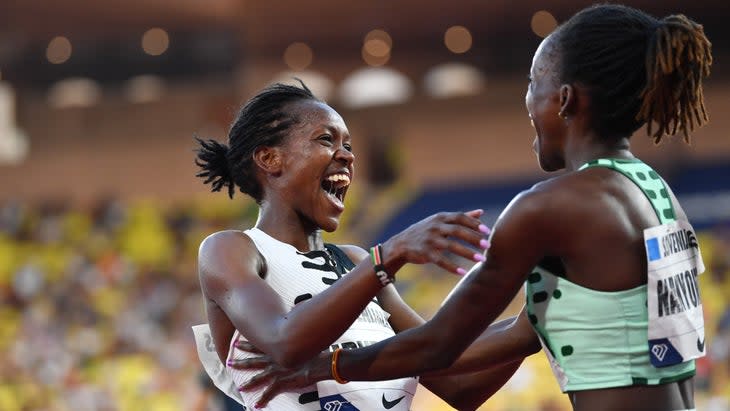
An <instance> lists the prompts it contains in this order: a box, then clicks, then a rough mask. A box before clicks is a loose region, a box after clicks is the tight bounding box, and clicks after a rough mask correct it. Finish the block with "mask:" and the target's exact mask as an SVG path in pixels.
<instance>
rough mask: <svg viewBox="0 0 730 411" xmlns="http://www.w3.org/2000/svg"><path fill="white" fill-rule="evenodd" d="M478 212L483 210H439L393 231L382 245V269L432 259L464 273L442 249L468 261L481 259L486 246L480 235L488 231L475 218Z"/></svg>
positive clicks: (486, 233) (391, 271)
mask: <svg viewBox="0 0 730 411" xmlns="http://www.w3.org/2000/svg"><path fill="white" fill-rule="evenodd" d="M482 214H484V211H483V210H472V211H468V212H465V213H457V212H442V213H438V214H434V215H432V216H430V217H427V218H425V219H423V220H421V221H419V222H417V223H415V224H413V225H412V226H410V227H408V228H407V229H405V230H404V231H402V232H400V233H398V234H396V235H395V236H393V237H391V238H390V239H389V240H387V241H386V242H385V243H383V245H382V247H383V256H382V259H383V262H384V266H385V269H386V271H387V272H388V273H395V272H396V271H398V269H399V268H400V267H402V266H403V265H404V264H406V263H414V264H426V263H434V264H436V265H438V266H440V267H442V268H444V269H446V270H448V271H450V272H453V273H457V274H459V275H464V274H466V270H464V269H463V268H461V267H459V266H458V265H456V264H454V263H453V262H452V261H451V260H449V259H448V258H447V256H446V253H447V252H449V253H453V254H455V255H458V256H461V257H463V258H466V259H468V260H471V261H476V262H482V261H484V259H485V257H484V250H486V249H487V248H489V241H488V240H487V239H485V238H484V236H485V235H488V234H489V228H488V227H487V226H486V225H484V224H482V222H481V221H480V220H479V217H481V216H482ZM465 244H466V245H465ZM468 245H471V246H472V247H474V248H471V247H469V246H468Z"/></svg>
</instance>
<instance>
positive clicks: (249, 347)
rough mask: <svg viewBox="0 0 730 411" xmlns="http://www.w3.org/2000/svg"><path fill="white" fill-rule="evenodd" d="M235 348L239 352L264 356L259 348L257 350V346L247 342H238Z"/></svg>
mask: <svg viewBox="0 0 730 411" xmlns="http://www.w3.org/2000/svg"><path fill="white" fill-rule="evenodd" d="M235 346H236V348H238V349H239V350H243V351H248V352H252V353H256V354H264V352H263V351H261V350H259V349H258V348H256V346H255V345H253V344H251V343H250V342H248V341H245V340H238V341H236V342H235Z"/></svg>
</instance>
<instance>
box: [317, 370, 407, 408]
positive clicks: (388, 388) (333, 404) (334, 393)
mask: <svg viewBox="0 0 730 411" xmlns="http://www.w3.org/2000/svg"><path fill="white" fill-rule="evenodd" d="M417 387H418V379H417V378H414V377H410V378H401V379H398V380H389V381H351V382H348V383H347V384H338V383H337V382H335V381H332V380H327V381H320V382H318V383H317V391H319V404H320V406H321V407H322V411H369V410H382V409H385V410H392V411H408V410H410V409H411V402H413V395H414V394H415V393H416V388H417Z"/></svg>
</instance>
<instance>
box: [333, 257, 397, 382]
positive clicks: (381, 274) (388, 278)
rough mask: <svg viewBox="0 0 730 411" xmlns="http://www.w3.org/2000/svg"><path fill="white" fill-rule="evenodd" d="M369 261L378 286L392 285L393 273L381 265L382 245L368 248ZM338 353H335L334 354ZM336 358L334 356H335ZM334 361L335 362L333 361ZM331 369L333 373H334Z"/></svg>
mask: <svg viewBox="0 0 730 411" xmlns="http://www.w3.org/2000/svg"><path fill="white" fill-rule="evenodd" d="M370 261H371V262H372V263H373V270H374V271H375V276H376V277H377V278H378V281H380V284H381V285H382V286H383V287H385V286H386V285H388V284H390V283H392V282H393V281H395V278H394V277H395V276H394V274H395V272H389V271H388V270H387V269H386V268H385V265H383V246H382V244H376V245H375V246H373V247H370ZM337 353H338V352H337V351H335V354H337ZM335 358H336V355H335ZM333 361H335V360H333ZM334 371H335V370H334V368H333V373H334Z"/></svg>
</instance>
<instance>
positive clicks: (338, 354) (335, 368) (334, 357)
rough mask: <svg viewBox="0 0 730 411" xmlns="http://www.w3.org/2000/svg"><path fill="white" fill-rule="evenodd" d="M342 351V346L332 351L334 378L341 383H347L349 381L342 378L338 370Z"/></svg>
mask: <svg viewBox="0 0 730 411" xmlns="http://www.w3.org/2000/svg"><path fill="white" fill-rule="evenodd" d="M340 351H342V348H338V349H336V350H335V351H334V352H333V353H332V378H333V379H334V380H335V381H337V383H339V384H347V383H348V382H349V381H347V380H346V379H344V378H342V377H341V376H340V374H339V373H338V372H337V359H338V358H339V357H340Z"/></svg>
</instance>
